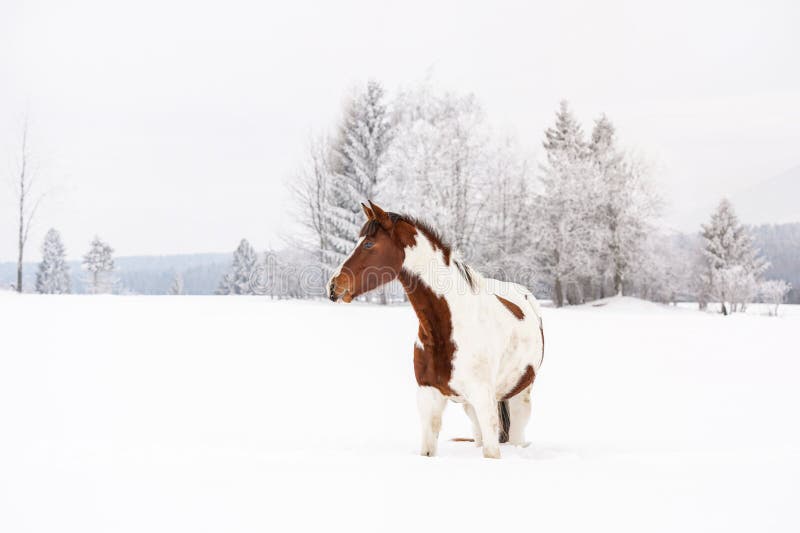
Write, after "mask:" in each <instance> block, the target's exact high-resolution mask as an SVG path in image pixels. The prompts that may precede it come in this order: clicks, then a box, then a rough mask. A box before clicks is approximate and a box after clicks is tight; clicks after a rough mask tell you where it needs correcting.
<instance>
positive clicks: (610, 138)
mask: <svg viewBox="0 0 800 533" xmlns="http://www.w3.org/2000/svg"><path fill="white" fill-rule="evenodd" d="M589 154H590V157H591V159H592V164H593V165H594V170H595V172H596V173H597V177H598V188H597V190H596V201H597V204H596V207H597V209H596V212H595V213H596V216H597V219H596V225H597V230H598V234H597V238H598V245H599V249H598V251H597V253H596V254H595V263H596V265H597V272H598V274H599V275H600V276H601V280H600V286H601V295H602V287H604V286H605V276H606V273H610V274H611V276H612V281H613V287H614V293H615V294H619V295H621V294H622V292H623V287H624V282H625V280H626V278H627V277H628V276H629V275H630V274H631V272H632V270H633V269H634V267H635V266H636V264H637V263H641V262H642V260H643V253H644V245H645V240H646V237H647V234H648V230H650V229H651V228H650V219H651V218H653V217H654V216H655V215H656V213H657V211H658V207H659V204H658V202H657V198H656V196H655V195H654V194H653V193H652V191H651V189H650V187H649V182H647V181H646V180H645V174H646V173H645V172H644V167H643V165H641V164H637V163H636V162H633V161H630V160H627V161H626V160H625V158H624V157H623V155H622V153H620V151H619V150H618V149H617V146H616V138H615V129H614V125H613V124H612V123H611V121H610V120H609V119H608V118H607V117H606V116H605V115H602V116H601V117H600V118H599V119H597V120H595V125H594V129H593V130H592V139H591V142H590V143H589Z"/></svg>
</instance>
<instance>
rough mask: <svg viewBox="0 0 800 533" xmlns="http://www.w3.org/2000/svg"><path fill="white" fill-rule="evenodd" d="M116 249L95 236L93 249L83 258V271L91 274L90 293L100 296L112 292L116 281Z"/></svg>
mask: <svg viewBox="0 0 800 533" xmlns="http://www.w3.org/2000/svg"><path fill="white" fill-rule="evenodd" d="M113 254H114V249H113V248H111V246H109V245H108V244H106V243H105V242H103V241H101V240H100V238H99V237H97V236H95V238H94V240H93V241H92V244H91V247H90V248H89V251H88V252H87V253H86V255H84V256H83V269H84V270H86V271H87V272H88V273H89V292H90V293H92V294H100V293H104V292H110V291H111V288H112V286H113V283H114V280H113V279H112V278H111V273H112V272H113V271H114V258H113Z"/></svg>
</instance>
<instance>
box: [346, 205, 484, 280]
mask: <svg viewBox="0 0 800 533" xmlns="http://www.w3.org/2000/svg"><path fill="white" fill-rule="evenodd" d="M386 214H387V215H388V216H389V219H390V220H391V221H392V223H393V224H394V223H397V222H398V221H400V220H402V221H404V222H407V223H408V224H411V225H412V226H414V227H415V228H416V229H417V230H418V231H420V232H421V233H422V234H423V235H425V237H426V238H427V239H428V240H429V241H430V242H431V244H432V245H433V247H434V248H438V249H439V250H441V251H442V257H444V263H445V264H446V265H448V266H449V265H450V260H451V258H452V260H453V263H454V264H455V266H456V268H457V269H458V271H459V272H460V273H461V276H462V277H463V278H464V281H466V282H467V284H468V285H469V287H470V289H473V290H475V273H474V271H473V270H472V268H470V266H469V265H467V264H466V263H464V262H463V261H461V260H459V259H457V258H455V257H452V256H453V250H452V247H451V246H450V244H448V243H447V242H446V241H445V240H444V239H442V236H441V234H440V233H439V232H438V231H437V230H435V229H434V228H432V227H431V225H430V224H428V223H427V222H425V221H422V220H420V219H418V218H416V217H412V216H409V215H403V214H399V213H392V212H388V211H387V212H386ZM380 227H381V224H380V222H378V221H377V220H368V221H367V222H366V223H365V224H364V226H363V227H362V228H361V232H360V233H359V234H358V236H359V237H372V236H373V235H375V232H377V231H378V229H379V228H380Z"/></svg>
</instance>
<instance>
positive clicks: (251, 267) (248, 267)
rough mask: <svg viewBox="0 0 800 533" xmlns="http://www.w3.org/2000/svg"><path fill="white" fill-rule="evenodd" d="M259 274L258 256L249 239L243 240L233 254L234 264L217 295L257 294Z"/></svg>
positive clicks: (221, 283) (223, 279)
mask: <svg viewBox="0 0 800 533" xmlns="http://www.w3.org/2000/svg"><path fill="white" fill-rule="evenodd" d="M258 274H259V272H258V256H257V255H256V252H255V250H254V249H253V247H252V246H251V245H250V243H249V242H247V239H242V242H240V243H239V247H238V248H236V251H235V252H234V253H233V263H232V264H231V268H230V270H229V271H228V273H227V274H225V276H224V277H223V278H222V281H221V282H220V285H219V288H218V289H217V294H257V291H256V284H257V279H256V277H257V276H258Z"/></svg>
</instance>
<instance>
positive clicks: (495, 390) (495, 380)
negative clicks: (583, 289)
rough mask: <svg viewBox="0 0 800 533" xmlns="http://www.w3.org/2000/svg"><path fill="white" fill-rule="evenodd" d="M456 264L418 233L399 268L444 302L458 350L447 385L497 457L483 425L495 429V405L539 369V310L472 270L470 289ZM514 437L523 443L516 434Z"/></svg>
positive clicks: (511, 288)
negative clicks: (518, 313) (511, 307)
mask: <svg viewBox="0 0 800 533" xmlns="http://www.w3.org/2000/svg"><path fill="white" fill-rule="evenodd" d="M456 260H457V259H455V258H453V257H451V261H450V264H449V265H447V264H445V262H444V256H443V255H442V251H441V250H439V249H437V248H434V246H433V244H432V243H431V242H430V241H429V240H428V238H427V237H425V235H424V234H422V232H417V234H416V243H415V245H414V246H410V247H406V249H405V260H404V262H403V268H404V269H406V270H407V271H409V272H411V273H413V274H416V275H417V276H418V277H419V278H420V279H421V280H422V282H424V283H425V284H426V285H427V286H428V287H430V288H431V290H433V292H434V293H435V294H436V295H437V296H440V297H444V299H445V300H446V302H447V305H448V306H449V308H450V315H451V320H452V326H453V333H452V336H453V342H454V343H455V346H456V351H455V353H454V354H453V371H452V374H451V378H450V387H451V388H452V389H453V390H455V391H457V392H458V393H459V394H461V395H463V396H464V399H465V400H466V401H467V402H469V403H470V405H472V407H473V408H474V409H475V415H476V418H477V419H478V421H479V422H480V423H481V426H482V427H481V433H482V435H483V443H484V455H485V456H487V457H498V456H499V448H497V438H498V436H497V430H496V428H495V427H484V426H496V424H497V408H496V402H497V401H498V400H500V399H502V397H503V396H504V395H505V394H507V393H508V392H510V391H511V390H512V389H513V388H514V386H515V385H516V384H517V383H518V381H519V379H520V377H521V376H522V375H523V374H524V373H525V370H526V368H527V367H528V365H530V366H532V367H533V370H534V372H535V373H538V371H539V367H540V366H541V364H542V358H543V348H544V346H543V343H542V336H541V332H540V328H541V326H542V322H541V311H540V309H539V305H538V303H537V302H536V299H535V298H534V296H533V295H532V294H531V293H530V291H528V289H526V288H525V287H523V286H521V285H517V284H516V283H508V282H503V281H499V280H494V279H489V278H484V277H483V276H482V275H480V274H479V273H478V272H474V271H473V272H472V274H473V276H472V278H473V283H474V288H471V287H470V286H469V284H468V283H467V281H466V280H465V279H464V276H463V275H462V274H461V273H460V272H459V270H458V267H457V266H456V265H455V261H456ZM495 295H497V296H500V297H502V298H505V299H506V300H508V301H510V302H512V303H514V304H515V305H517V306H519V308H520V309H522V311H523V313H524V317H523V319H522V320H519V319H518V318H516V317H515V316H514V314H512V313H511V312H509V310H508V309H507V308H506V307H505V306H504V305H503V304H502V303H501V302H500V301H499V300H498V299H497V297H496V296H495ZM490 400H491V401H490ZM492 411H493V412H492ZM512 424H513V421H512ZM515 437H516V439H515V440H518V441H519V440H521V439H522V436H521V435H520V434H519V433H518V432H515Z"/></svg>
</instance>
